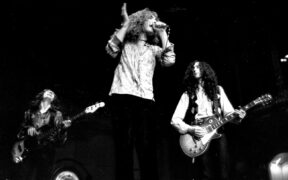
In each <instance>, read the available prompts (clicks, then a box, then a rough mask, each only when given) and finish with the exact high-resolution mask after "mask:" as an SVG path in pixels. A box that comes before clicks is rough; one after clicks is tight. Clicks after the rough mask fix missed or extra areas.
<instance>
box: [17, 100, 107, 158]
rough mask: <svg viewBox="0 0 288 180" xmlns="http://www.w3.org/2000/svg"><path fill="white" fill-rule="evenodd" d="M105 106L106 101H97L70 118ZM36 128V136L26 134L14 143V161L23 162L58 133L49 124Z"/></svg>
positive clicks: (74, 118)
mask: <svg viewBox="0 0 288 180" xmlns="http://www.w3.org/2000/svg"><path fill="white" fill-rule="evenodd" d="M104 106H105V103H104V102H97V103H96V104H94V105H92V106H89V107H87V108H86V109H85V110H84V111H82V112H81V113H79V114H77V115H75V116H73V117H72V118H70V121H71V123H72V122H73V121H74V120H76V119H78V118H80V117H82V116H83V115H85V114H88V113H94V112H95V111H96V110H97V109H99V108H101V107H104ZM36 130H37V132H38V135H36V136H28V135H26V136H24V137H23V138H21V139H20V140H19V141H17V142H16V143H15V144H14V145H13V148H12V151H11V154H12V161H13V162H14V163H20V162H22V161H23V159H24V158H25V157H27V155H28V154H29V153H30V152H31V151H33V150H36V149H37V148H40V147H41V148H42V146H41V145H40V144H41V142H42V140H43V139H47V138H49V137H55V136H56V135H57V134H58V129H57V128H48V129H47V126H43V127H41V128H38V129H36Z"/></svg>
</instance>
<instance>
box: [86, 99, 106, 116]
mask: <svg viewBox="0 0 288 180" xmlns="http://www.w3.org/2000/svg"><path fill="white" fill-rule="evenodd" d="M104 106H105V103H104V102H97V103H95V104H94V105H92V106H89V107H87V108H86V109H85V113H94V112H95V111H96V110H97V109H99V108H101V107H104Z"/></svg>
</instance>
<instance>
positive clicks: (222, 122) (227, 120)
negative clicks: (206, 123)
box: [211, 101, 256, 129]
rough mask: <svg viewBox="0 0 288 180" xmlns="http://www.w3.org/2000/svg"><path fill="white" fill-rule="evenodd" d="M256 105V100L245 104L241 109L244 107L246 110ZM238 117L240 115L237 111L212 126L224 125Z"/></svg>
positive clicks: (214, 127) (215, 127)
mask: <svg viewBox="0 0 288 180" xmlns="http://www.w3.org/2000/svg"><path fill="white" fill-rule="evenodd" d="M255 105H256V102H255V101H252V102H250V103H249V104H247V105H245V106H243V107H242V108H241V109H243V110H244V111H247V110H248V109H250V108H252V107H253V106H255ZM236 117H238V115H237V114H236V113H232V114H229V115H228V116H225V117H224V118H220V119H218V120H217V121H215V122H214V123H213V124H211V126H212V128H213V129H217V128H219V127H221V126H223V125H224V124H226V123H227V122H229V121H232V120H233V119H235V118H236Z"/></svg>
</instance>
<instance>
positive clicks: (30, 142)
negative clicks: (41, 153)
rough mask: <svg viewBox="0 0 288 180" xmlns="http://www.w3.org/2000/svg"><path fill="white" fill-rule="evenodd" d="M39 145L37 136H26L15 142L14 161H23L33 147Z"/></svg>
mask: <svg viewBox="0 0 288 180" xmlns="http://www.w3.org/2000/svg"><path fill="white" fill-rule="evenodd" d="M36 147H37V141H36V140H35V138H30V139H28V138H26V139H23V140H19V141H17V142H16V143H14V145H13V148H12V151H11V154H12V161H13V162H14V163H19V162H21V161H22V160H23V159H24V158H25V157H26V156H27V155H28V154H29V153H30V152H31V151H32V150H33V149H34V150H35V149H36Z"/></svg>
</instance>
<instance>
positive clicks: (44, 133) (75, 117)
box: [37, 111, 86, 140]
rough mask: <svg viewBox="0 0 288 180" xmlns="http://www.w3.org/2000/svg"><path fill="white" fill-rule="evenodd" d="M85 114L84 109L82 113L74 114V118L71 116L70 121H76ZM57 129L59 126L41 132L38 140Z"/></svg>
mask: <svg viewBox="0 0 288 180" xmlns="http://www.w3.org/2000/svg"><path fill="white" fill-rule="evenodd" d="M85 114H86V112H85V111H83V112H81V113H79V114H76V115H75V116H73V117H72V118H70V121H71V122H72V121H74V120H76V119H78V118H80V117H82V116H83V115H85ZM40 129H41V128H40ZM56 129H57V128H56V127H54V128H51V129H49V130H47V131H46V132H43V133H41V134H39V135H38V136H37V139H38V140H41V139H43V138H45V137H47V136H48V135H51V134H52V133H54V132H56Z"/></svg>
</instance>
